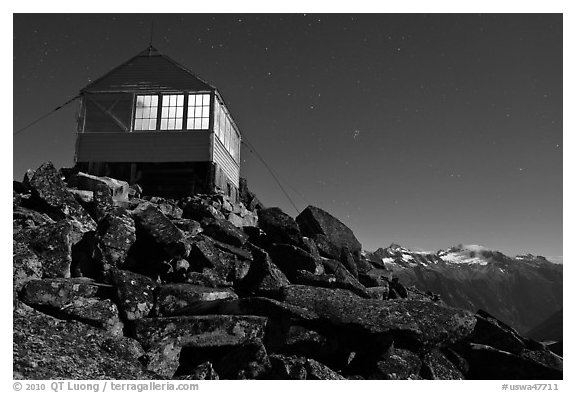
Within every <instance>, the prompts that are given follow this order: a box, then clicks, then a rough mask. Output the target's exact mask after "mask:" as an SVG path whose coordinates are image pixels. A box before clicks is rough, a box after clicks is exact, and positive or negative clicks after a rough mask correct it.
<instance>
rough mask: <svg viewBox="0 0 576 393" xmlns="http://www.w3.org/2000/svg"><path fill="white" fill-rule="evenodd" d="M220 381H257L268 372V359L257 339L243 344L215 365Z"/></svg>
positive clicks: (264, 349) (262, 345) (260, 342)
mask: <svg viewBox="0 0 576 393" xmlns="http://www.w3.org/2000/svg"><path fill="white" fill-rule="evenodd" d="M215 367H216V370H218V374H219V375H220V378H222V379H258V378H261V377H263V376H265V375H266V373H267V372H268V371H269V370H270V367H271V366H270V359H269V358H268V354H267V353H266V348H264V344H262V341H261V340H260V339H259V338H256V339H254V340H251V341H249V342H246V343H243V344H241V345H240V346H238V347H237V348H235V349H233V350H232V351H231V352H229V353H228V354H227V355H225V356H224V357H223V358H222V359H220V361H219V362H218V363H217V364H215Z"/></svg>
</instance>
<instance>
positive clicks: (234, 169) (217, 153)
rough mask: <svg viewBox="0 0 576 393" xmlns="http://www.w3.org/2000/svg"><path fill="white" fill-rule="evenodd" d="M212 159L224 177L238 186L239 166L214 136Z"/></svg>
mask: <svg viewBox="0 0 576 393" xmlns="http://www.w3.org/2000/svg"><path fill="white" fill-rule="evenodd" d="M213 161H214V162H215V163H216V164H218V165H219V166H220V168H222V171H223V172H224V174H225V175H226V177H228V179H229V180H230V182H231V183H232V184H233V185H234V186H235V187H236V188H238V187H239V184H240V166H239V165H238V164H237V163H236V162H235V161H234V159H233V158H232V156H231V155H230V153H229V152H228V151H227V150H226V148H225V147H224V145H223V144H222V142H220V140H219V139H218V138H214V157H213Z"/></svg>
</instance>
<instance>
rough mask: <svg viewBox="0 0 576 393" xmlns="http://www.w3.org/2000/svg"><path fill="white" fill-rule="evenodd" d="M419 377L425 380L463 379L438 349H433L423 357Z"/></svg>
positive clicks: (462, 375)
mask: <svg viewBox="0 0 576 393" xmlns="http://www.w3.org/2000/svg"><path fill="white" fill-rule="evenodd" d="M421 375H422V376H423V377H424V378H425V379H437V380H438V379H441V380H455V379H465V378H464V374H462V372H461V371H460V370H459V369H458V368H457V367H456V366H455V365H454V364H453V363H452V362H451V361H450V360H449V359H448V358H447V357H446V355H444V354H443V353H442V351H440V350H438V349H433V350H432V351H430V352H429V353H427V354H426V355H425V356H424V358H423V360H422V371H421Z"/></svg>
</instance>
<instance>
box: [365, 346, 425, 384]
mask: <svg viewBox="0 0 576 393" xmlns="http://www.w3.org/2000/svg"><path fill="white" fill-rule="evenodd" d="M421 366H422V362H421V361H420V358H419V357H418V355H416V354H415V353H414V352H411V351H408V350H406V349H399V348H394V350H393V351H392V353H390V355H389V356H387V357H386V358H385V359H383V360H380V361H378V362H377V363H376V367H375V370H374V371H373V372H372V373H371V374H370V375H368V379H420V378H419V377H418V375H419V373H420V367H421Z"/></svg>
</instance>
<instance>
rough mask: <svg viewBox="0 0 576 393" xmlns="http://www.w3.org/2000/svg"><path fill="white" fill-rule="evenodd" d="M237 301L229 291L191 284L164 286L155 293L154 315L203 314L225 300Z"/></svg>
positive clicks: (235, 296) (236, 297)
mask: <svg viewBox="0 0 576 393" xmlns="http://www.w3.org/2000/svg"><path fill="white" fill-rule="evenodd" d="M234 299H238V295H236V294H235V293H234V291H232V290H231V289H217V288H208V287H202V286H197V285H191V284H166V285H162V286H161V287H159V288H158V289H157V291H156V303H155V305H154V315H157V316H161V317H169V316H176V315H197V314H204V313H206V312H208V311H210V310H213V309H215V308H217V307H218V305H219V304H220V303H222V302H223V301H226V300H234Z"/></svg>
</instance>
